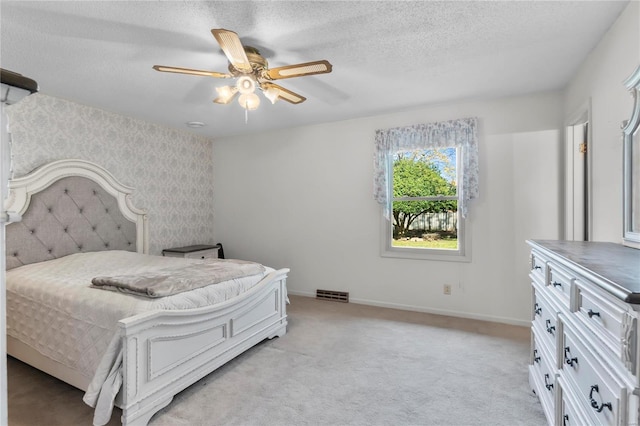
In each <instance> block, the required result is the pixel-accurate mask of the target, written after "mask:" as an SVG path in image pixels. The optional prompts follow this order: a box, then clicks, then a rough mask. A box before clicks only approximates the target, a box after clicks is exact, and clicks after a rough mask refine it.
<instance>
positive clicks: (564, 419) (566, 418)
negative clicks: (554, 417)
mask: <svg viewBox="0 0 640 426" xmlns="http://www.w3.org/2000/svg"><path fill="white" fill-rule="evenodd" d="M568 421H569V415H568V414H565V415H564V417H563V418H562V426H567V422H568Z"/></svg>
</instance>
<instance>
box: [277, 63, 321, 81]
mask: <svg viewBox="0 0 640 426" xmlns="http://www.w3.org/2000/svg"><path fill="white" fill-rule="evenodd" d="M332 68H333V66H332V65H331V64H330V63H329V61H326V60H322V61H313V62H305V63H304V64H296V65H287V66H284V67H278V68H271V69H269V70H267V72H266V75H267V77H268V78H270V79H271V80H281V79H283V78H292V77H300V76H303V75H313V74H326V73H330V72H331V70H332Z"/></svg>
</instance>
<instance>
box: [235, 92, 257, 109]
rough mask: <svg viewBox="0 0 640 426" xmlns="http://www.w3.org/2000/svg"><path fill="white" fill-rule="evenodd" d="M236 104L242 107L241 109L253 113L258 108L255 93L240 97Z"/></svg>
mask: <svg viewBox="0 0 640 426" xmlns="http://www.w3.org/2000/svg"><path fill="white" fill-rule="evenodd" d="M238 103H239V104H240V105H242V107H243V108H245V109H247V110H249V111H253V110H254V109H257V108H258V106H260V98H259V97H258V95H256V94H255V93H249V94H244V95H240V97H239V98H238Z"/></svg>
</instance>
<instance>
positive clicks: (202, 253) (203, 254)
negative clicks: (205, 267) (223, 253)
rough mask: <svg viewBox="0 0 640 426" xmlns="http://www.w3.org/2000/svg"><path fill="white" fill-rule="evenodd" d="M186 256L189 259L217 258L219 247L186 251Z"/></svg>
mask: <svg viewBox="0 0 640 426" xmlns="http://www.w3.org/2000/svg"><path fill="white" fill-rule="evenodd" d="M184 257H186V258H187V259H217V258H218V249H217V248H215V249H209V250H199V251H194V252H193V253H185V255H184Z"/></svg>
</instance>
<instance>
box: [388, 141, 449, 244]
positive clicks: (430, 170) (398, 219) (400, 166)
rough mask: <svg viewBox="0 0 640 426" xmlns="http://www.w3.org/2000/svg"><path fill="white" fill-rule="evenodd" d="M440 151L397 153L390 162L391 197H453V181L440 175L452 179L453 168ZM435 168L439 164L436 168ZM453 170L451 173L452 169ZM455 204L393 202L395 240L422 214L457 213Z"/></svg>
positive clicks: (445, 202) (440, 202) (444, 202)
mask: <svg viewBox="0 0 640 426" xmlns="http://www.w3.org/2000/svg"><path fill="white" fill-rule="evenodd" d="M443 155H445V154H443V153H442V151H440V150H429V151H426V152H423V153H413V154H411V155H407V153H400V154H399V155H398V156H397V157H396V159H395V161H394V163H393V196H394V197H431V196H439V195H443V196H455V195H456V185H455V182H450V181H447V180H446V179H445V177H444V176H443V175H445V176H446V175H449V176H455V166H452V165H451V161H450V160H449V159H448V158H442V156H443ZM438 165H441V167H440V168H439V167H438ZM452 167H453V170H451V168H452ZM457 204H458V203H457V201H454V200H446V201H445V200H443V201H420V200H415V201H394V202H393V219H394V224H393V226H394V232H393V234H394V238H397V237H403V236H405V234H406V233H407V231H408V229H409V227H410V226H411V223H412V222H413V221H414V220H415V219H416V218H417V217H419V216H420V215H422V214H424V213H440V212H446V211H455V210H457Z"/></svg>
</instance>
